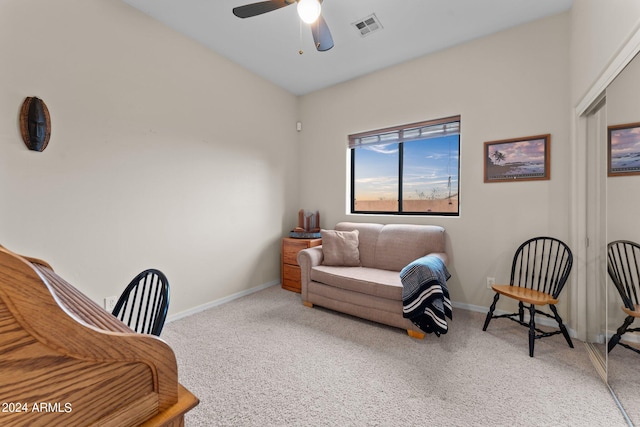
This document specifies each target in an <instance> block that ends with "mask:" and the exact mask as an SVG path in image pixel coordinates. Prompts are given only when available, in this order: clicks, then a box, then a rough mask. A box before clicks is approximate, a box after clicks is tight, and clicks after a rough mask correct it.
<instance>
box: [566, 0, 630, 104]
mask: <svg viewBox="0 0 640 427" xmlns="http://www.w3.org/2000/svg"><path fill="white" fill-rule="evenodd" d="M639 24H640V2H639V1H637V0H614V1H611V0H607V1H603V0H574V2H573V7H572V8H571V63H572V64H571V69H572V72H571V88H572V91H571V100H572V105H577V104H578V103H579V102H580V101H581V100H582V98H583V97H584V96H585V95H586V94H587V92H588V91H589V89H590V88H591V87H592V85H593V84H594V83H595V82H596V80H597V79H598V78H599V77H601V75H602V72H603V71H604V70H605V68H606V67H607V66H609V65H610V63H611V61H612V59H613V58H614V56H615V55H616V54H617V53H618V52H619V51H620V49H621V48H622V46H623V45H624V43H625V42H627V40H628V39H629V37H630V36H631V35H632V34H633V33H635V32H636V31H637V30H638V25H639Z"/></svg>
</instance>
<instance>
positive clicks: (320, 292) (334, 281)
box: [298, 222, 448, 339]
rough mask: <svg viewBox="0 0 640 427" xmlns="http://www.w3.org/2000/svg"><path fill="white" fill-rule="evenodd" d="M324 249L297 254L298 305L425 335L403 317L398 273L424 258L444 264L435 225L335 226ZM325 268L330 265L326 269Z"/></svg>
mask: <svg viewBox="0 0 640 427" xmlns="http://www.w3.org/2000/svg"><path fill="white" fill-rule="evenodd" d="M322 237H323V241H322V245H321V246H316V247H313V248H309V249H304V250H302V251H300V252H298V264H299V265H300V271H301V294H302V302H303V304H304V305H306V306H308V307H313V306H314V305H318V306H321V307H325V308H328V309H331V310H335V311H339V312H342V313H346V314H350V315H353V316H357V317H361V318H364V319H368V320H372V321H374V322H379V323H383V324H386V325H389V326H394V327H397V328H402V329H406V330H407V332H408V333H409V335H410V336H411V337H414V338H420V339H421V338H424V333H423V332H422V331H421V330H420V329H419V328H418V327H417V326H415V325H414V324H413V323H412V322H411V321H410V320H409V319H406V318H404V317H403V310H402V309H403V303H402V283H401V280H400V271H401V270H402V269H403V268H404V267H405V266H406V265H407V264H409V263H411V262H412V261H414V260H416V259H418V258H421V257H424V256H426V255H434V256H437V257H439V258H440V259H441V260H442V261H443V262H444V264H445V265H446V264H447V261H448V257H447V253H446V251H445V230H444V228H442V227H439V226H434V225H410V224H387V225H384V224H374V223H354V222H341V223H338V224H337V225H336V227H335V229H334V230H322ZM327 264H328V265H327Z"/></svg>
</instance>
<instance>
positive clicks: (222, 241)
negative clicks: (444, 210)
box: [0, 0, 640, 314]
mask: <svg viewBox="0 0 640 427" xmlns="http://www.w3.org/2000/svg"><path fill="white" fill-rule="evenodd" d="M70 10H73V11H74V12H73V13H69V11H70ZM638 17H640V4H639V3H638V2H636V1H635V0H619V1H616V2H602V1H599V0H576V1H575V2H574V7H573V9H572V10H571V12H569V13H566V14H562V15H558V16H554V17H551V18H547V19H544V20H541V21H537V22H534V23H531V24H527V25H524V26H521V27H518V28H514V29H511V30H508V31H505V32H502V33H498V34H495V35H492V36H489V37H486V38H483V39H481V40H477V41H474V42H471V43H467V44H465V45H461V46H458V47H455V48H452V49H449V50H446V51H443V52H439V53H436V54H434V55H430V56H427V57H423V58H419V59H416V60H413V61H410V62H408V63H405V64H401V65H398V66H395V67H392V68H389V69H386V70H382V71H380V72H377V73H374V74H371V75H368V76H365V77H362V78H359V79H355V80H352V81H349V82H346V83H343V84H340V85H337V86H335V87H332V88H329V89H325V90H322V91H318V92H315V93H312V94H309V95H306V96H304V97H301V98H299V99H297V98H296V97H294V96H293V95H290V94H288V93H286V92H284V91H282V90H281V89H279V88H277V87H275V86H273V85H271V84H270V83H267V82H265V81H264V80H262V79H260V78H258V77H256V76H255V75H253V74H251V73H249V72H247V71H245V70H243V69H242V68H240V67H239V66H237V65H235V64H232V63H230V62H229V61H227V60H225V59H223V58H222V57H220V56H218V55H216V54H215V53H211V52H210V51H208V50H206V49H204V48H203V47H202V46H200V45H198V44H195V43H193V42H191V41H190V40H188V39H186V38H185V37H183V36H181V35H179V34H177V33H175V32H172V31H170V30H168V29H166V28H165V27H163V26H162V25H160V24H158V23H157V22H155V21H153V20H152V19H150V18H148V17H146V16H144V15H142V14H141V13H139V12H138V11H136V10H135V9H133V8H130V7H128V6H127V5H125V4H122V3H120V2H114V1H108V0H94V1H91V2H87V1H83V0H58V1H56V2H51V1H47V0H9V1H4V2H2V3H1V4H0V52H2V64H3V65H2V67H1V68H0V75H1V76H2V77H3V79H2V83H0V88H1V90H2V97H1V98H0V113H2V114H0V129H1V130H0V197H1V200H2V204H1V206H2V207H1V208H0V230H1V233H2V237H1V240H0V244H4V245H5V246H7V247H8V248H10V249H13V250H16V251H18V252H23V253H26V254H29V255H33V256H37V257H41V258H44V259H47V260H48V261H50V262H51V263H52V264H53V265H54V267H55V268H56V270H57V271H58V272H59V273H60V274H61V275H62V276H63V277H65V278H66V279H68V280H69V281H70V282H72V283H73V284H74V285H76V286H77V287H79V288H80V289H81V290H82V291H83V292H85V293H87V294H88V295H89V296H90V297H91V298H93V299H94V300H96V301H101V300H102V298H103V297H105V296H108V295H115V294H118V293H119V292H120V290H121V289H122V287H123V286H124V284H125V283H126V282H127V281H128V280H129V279H130V278H131V277H132V276H133V275H134V274H135V273H137V272H138V271H139V270H141V269H143V268H146V267H149V266H155V267H158V268H161V269H163V270H165V272H166V273H167V274H168V275H169V278H170V280H171V283H172V285H173V288H174V293H173V297H172V305H171V310H170V312H171V313H174V314H175V313H179V312H184V311H185V310H190V309H192V308H194V307H196V306H198V305H200V304H205V303H208V302H210V301H213V300H216V299H219V298H223V297H227V296H229V295H231V294H234V293H237V292H242V291H244V290H247V289H250V288H252V287H255V286H259V285H262V284H266V283H272V282H273V281H276V280H278V278H279V250H278V249H279V239H280V237H281V236H282V235H283V234H285V233H286V231H287V230H288V229H289V228H290V227H291V225H292V224H294V223H295V212H297V210H298V209H299V208H300V207H305V208H309V209H320V210H321V213H322V215H323V225H324V226H325V227H330V226H332V225H333V224H335V223H336V222H338V221H341V220H345V219H349V220H356V221H380V222H395V221H402V222H419V223H435V224H439V225H443V226H445V227H446V228H447V230H448V232H449V241H448V245H449V248H450V249H451V251H452V253H453V258H452V264H451V268H452V273H453V279H452V282H451V284H450V285H451V292H452V297H453V299H454V300H455V301H457V302H459V303H462V304H468V305H472V306H487V305H488V304H489V302H490V298H491V292H489V291H488V290H487V289H486V286H485V277H486V276H495V277H496V278H497V279H498V281H505V280H507V279H508V270H509V259H510V257H511V255H512V253H513V250H514V247H515V245H517V243H519V242H520V241H522V240H523V239H525V238H527V237H529V236H531V235H534V234H551V235H556V236H558V237H561V238H568V237H569V234H570V231H569V229H570V227H571V225H572V224H571V219H570V218H571V217H570V215H569V210H570V207H569V202H568V200H567V198H568V193H569V191H570V188H571V186H570V179H571V177H570V173H569V169H570V168H569V166H570V165H571V162H572V161H574V158H573V157H572V156H573V154H572V153H571V152H570V149H569V147H568V141H569V139H570V138H571V135H570V123H571V113H570V110H571V107H573V106H575V104H576V103H577V102H578V101H579V100H580V99H581V98H582V97H583V96H584V94H585V93H587V91H588V90H589V89H590V87H591V86H592V85H593V83H594V82H595V81H596V80H597V79H598V77H599V76H600V75H601V74H602V71H603V70H604V69H605V68H606V67H607V66H608V65H609V62H610V60H611V58H612V57H613V56H615V54H616V52H617V51H618V50H619V49H620V47H621V46H622V45H623V44H624V43H625V41H626V40H627V39H628V38H629V37H630V35H632V34H633V33H634V31H635V28H636V26H637V22H638ZM34 95H35V96H39V97H41V98H43V99H44V100H45V102H46V103H47V105H48V106H49V109H50V111H51V117H52V122H53V133H52V138H51V142H50V145H49V147H48V148H47V150H46V151H45V152H44V153H34V152H29V151H28V150H26V148H25V147H24V146H23V144H22V142H21V139H20V135H19V130H18V111H19V107H20V105H21V103H22V101H23V100H24V98H25V97H26V96H34ZM454 114H461V116H462V138H461V141H462V163H461V174H460V177H461V183H462V185H461V212H462V215H461V217H460V218H425V217H422V218H421V217H407V218H395V217H389V216H386V217H368V216H362V215H359V216H350V215H347V214H346V206H347V205H346V200H347V197H348V191H347V182H348V180H347V171H346V165H347V150H346V136H347V135H348V134H350V133H353V132H359V131H364V130H370V129H375V128H379V127H385V126H390V125H396V124H403V123H410V122H414V121H420V120H425V119H431V118H439V117H444V116H448V115H454ZM298 119H299V120H301V121H302V122H303V129H304V130H303V132H301V133H300V134H297V133H296V132H295V127H294V123H295V121H296V120H298ZM539 133H551V135H552V137H551V138H552V140H551V144H552V162H551V163H552V169H551V180H550V181H545V182H521V183H500V184H484V183H483V179H482V156H483V142H485V141H490V140H497V139H503V138H510V137H517V136H527V135H534V134H539ZM294 164H298V167H292V165H294ZM240 257H242V258H241V259H240ZM561 309H562V310H563V311H566V306H563V307H561Z"/></svg>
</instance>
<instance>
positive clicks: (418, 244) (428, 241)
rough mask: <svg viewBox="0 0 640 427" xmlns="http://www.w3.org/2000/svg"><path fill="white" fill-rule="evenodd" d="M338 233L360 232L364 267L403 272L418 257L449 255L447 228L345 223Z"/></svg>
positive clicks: (360, 248) (361, 261) (340, 224)
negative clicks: (446, 241)
mask: <svg viewBox="0 0 640 427" xmlns="http://www.w3.org/2000/svg"><path fill="white" fill-rule="evenodd" d="M336 230H341V231H349V230H358V231H360V235H359V239H360V247H359V250H360V263H361V265H362V266H363V267H371V268H381V269H384V270H392V271H398V272H399V271H400V270H402V269H403V268H404V267H405V266H406V265H407V264H409V263H410V262H412V261H414V260H416V259H418V258H421V257H423V256H425V255H428V254H430V253H444V252H445V239H444V228H442V227H439V226H436V225H413V224H386V225H382V224H371V223H357V222H341V223H338V224H337V225H336ZM445 262H446V260H445Z"/></svg>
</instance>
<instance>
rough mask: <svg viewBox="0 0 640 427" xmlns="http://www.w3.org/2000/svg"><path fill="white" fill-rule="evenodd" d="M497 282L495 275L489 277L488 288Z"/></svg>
mask: <svg viewBox="0 0 640 427" xmlns="http://www.w3.org/2000/svg"><path fill="white" fill-rule="evenodd" d="M495 284H496V278H495V277H487V289H491V286H493V285H495Z"/></svg>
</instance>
